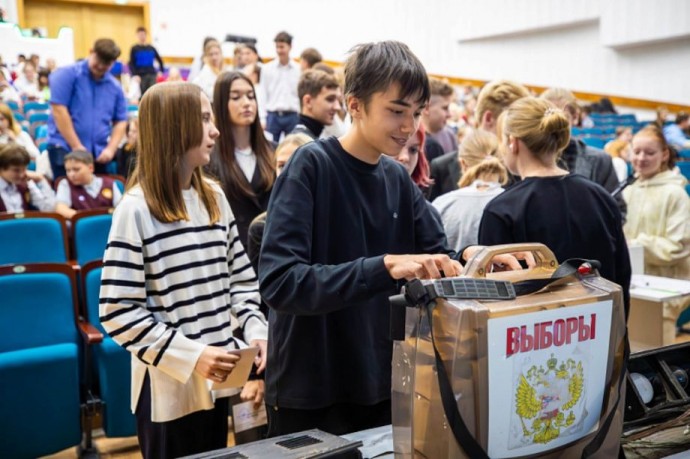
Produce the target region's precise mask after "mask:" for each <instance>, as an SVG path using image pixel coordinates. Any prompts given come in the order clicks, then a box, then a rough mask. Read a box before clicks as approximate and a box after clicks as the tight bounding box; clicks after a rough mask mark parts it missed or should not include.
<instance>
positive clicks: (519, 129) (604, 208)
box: [479, 97, 631, 310]
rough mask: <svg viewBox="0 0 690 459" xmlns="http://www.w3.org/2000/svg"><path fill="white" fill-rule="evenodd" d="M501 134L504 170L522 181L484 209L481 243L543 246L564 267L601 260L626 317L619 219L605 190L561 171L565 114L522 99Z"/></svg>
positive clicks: (626, 267)
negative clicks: (577, 260) (621, 296)
mask: <svg viewBox="0 0 690 459" xmlns="http://www.w3.org/2000/svg"><path fill="white" fill-rule="evenodd" d="M501 127H502V129H501V135H502V139H501V141H502V143H503V149H502V153H503V156H504V164H505V166H506V167H507V168H508V170H509V171H510V172H511V173H513V174H516V175H519V176H520V177H522V181H520V182H519V183H517V184H515V185H513V186H512V187H510V188H509V189H508V190H506V191H505V192H504V193H501V194H500V195H498V196H496V197H495V198H494V199H493V200H492V201H491V202H489V203H488V204H487V206H486V208H485V209H484V215H483V216H482V220H481V223H480V226H479V244H481V245H496V244H508V243H517V242H540V243H542V244H545V245H546V246H547V247H549V248H550V249H551V250H552V251H553V252H554V254H555V255H556V258H557V259H558V261H559V262H563V261H565V260H567V259H569V258H587V259H594V260H599V261H600V262H601V268H600V273H601V275H602V276H603V277H605V278H606V279H608V280H610V281H613V282H615V283H617V284H619V285H620V286H622V287H623V291H624V292H625V293H624V295H625V304H626V310H627V305H628V304H629V297H628V293H627V292H628V287H629V285H630V275H631V269H630V258H629V255H628V249H627V245H626V243H625V237H624V236H623V221H622V217H621V213H620V210H619V209H618V206H617V205H616V201H614V199H613V198H612V197H611V195H610V194H609V193H608V192H607V191H606V190H605V189H604V188H602V187H601V186H599V185H597V184H596V183H593V182H592V181H590V180H588V179H586V178H584V177H582V176H581V175H578V174H570V173H569V172H568V171H566V170H565V169H561V168H560V167H559V166H558V164H557V160H558V158H559V155H560V154H561V152H562V151H563V150H564V149H565V148H566V146H567V145H568V143H569V141H570V124H569V121H568V118H567V117H566V115H565V114H564V113H563V111H562V110H560V109H558V108H556V107H555V106H554V105H553V104H552V103H550V102H548V101H546V100H544V99H536V98H534V97H525V98H524V99H520V100H518V101H516V102H514V103H513V104H512V105H511V106H510V107H509V108H508V110H507V111H506V112H505V115H504V118H503V119H502V126H501Z"/></svg>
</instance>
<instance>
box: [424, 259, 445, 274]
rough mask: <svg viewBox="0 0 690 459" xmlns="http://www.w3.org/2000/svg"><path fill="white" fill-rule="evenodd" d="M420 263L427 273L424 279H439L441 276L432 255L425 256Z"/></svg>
mask: <svg viewBox="0 0 690 459" xmlns="http://www.w3.org/2000/svg"><path fill="white" fill-rule="evenodd" d="M422 263H423V265H424V270H425V271H426V274H427V277H425V279H439V278H440V277H441V273H440V272H439V270H438V268H437V267H436V261H435V260H434V259H433V258H432V257H425V258H424V260H423V261H422Z"/></svg>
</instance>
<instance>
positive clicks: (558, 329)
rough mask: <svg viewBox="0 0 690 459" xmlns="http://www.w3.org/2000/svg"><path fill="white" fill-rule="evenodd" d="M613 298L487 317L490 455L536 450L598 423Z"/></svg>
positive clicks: (563, 441)
mask: <svg viewBox="0 0 690 459" xmlns="http://www.w3.org/2000/svg"><path fill="white" fill-rule="evenodd" d="M612 311H613V302H612V301H610V300H609V301H602V302H597V303H592V304H587V305H580V306H577V307H568V308H558V309H551V310H546V311H539V312H535V313H530V314H522V315H515V316H509V317H500V318H495V319H489V321H488V331H489V355H488V365H489V444H488V451H487V452H488V454H489V456H490V457H492V458H510V457H518V456H526V455H534V454H539V453H542V452H545V451H549V450H552V449H554V448H557V447H559V446H562V445H565V444H567V443H570V442H572V441H575V440H578V439H579V438H582V437H584V436H585V435H587V434H589V433H590V432H592V431H594V430H596V428H597V426H598V424H599V417H600V414H601V408H602V402H603V400H604V394H605V393H606V392H607V388H606V387H605V384H606V366H607V364H608V350H609V339H610V334H611V315H612Z"/></svg>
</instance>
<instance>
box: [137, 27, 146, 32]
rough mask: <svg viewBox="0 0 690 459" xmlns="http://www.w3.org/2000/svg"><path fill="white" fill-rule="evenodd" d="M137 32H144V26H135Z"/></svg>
mask: <svg viewBox="0 0 690 459" xmlns="http://www.w3.org/2000/svg"><path fill="white" fill-rule="evenodd" d="M139 32H144V33H146V27H142V26H139V27H137V33H139Z"/></svg>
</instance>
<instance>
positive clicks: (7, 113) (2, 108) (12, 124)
mask: <svg viewBox="0 0 690 459" xmlns="http://www.w3.org/2000/svg"><path fill="white" fill-rule="evenodd" d="M0 114H2V116H3V117H5V119H7V125H8V127H9V128H10V129H11V130H12V132H14V133H15V134H16V135H19V134H20V133H21V132H22V127H21V126H20V125H19V123H18V122H17V119H16V118H15V117H14V113H12V109H11V108H10V106H9V105H7V104H0Z"/></svg>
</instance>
